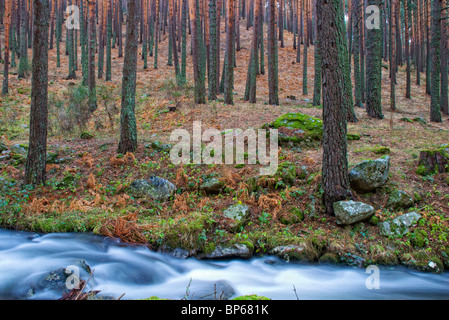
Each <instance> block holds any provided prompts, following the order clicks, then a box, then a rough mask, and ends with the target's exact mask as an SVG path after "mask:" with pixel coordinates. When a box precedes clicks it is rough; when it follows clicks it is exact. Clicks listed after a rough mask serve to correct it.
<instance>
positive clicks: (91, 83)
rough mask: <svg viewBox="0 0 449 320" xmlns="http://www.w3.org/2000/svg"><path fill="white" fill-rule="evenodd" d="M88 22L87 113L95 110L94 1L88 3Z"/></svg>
mask: <svg viewBox="0 0 449 320" xmlns="http://www.w3.org/2000/svg"><path fill="white" fill-rule="evenodd" d="M88 3H89V6H88V9H89V14H88V17H89V22H88V29H89V31H88V33H89V34H88V48H87V56H88V60H87V87H88V89H89V94H88V97H89V98H88V99H89V111H90V112H94V111H95V110H96V109H97V91H96V84H95V81H96V80H95V49H96V38H97V37H96V21H95V0H90V1H89V2H88Z"/></svg>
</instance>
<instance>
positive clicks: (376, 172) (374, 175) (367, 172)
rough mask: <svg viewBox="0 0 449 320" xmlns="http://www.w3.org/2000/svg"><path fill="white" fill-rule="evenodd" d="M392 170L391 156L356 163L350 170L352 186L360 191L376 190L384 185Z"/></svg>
mask: <svg viewBox="0 0 449 320" xmlns="http://www.w3.org/2000/svg"><path fill="white" fill-rule="evenodd" d="M389 171H390V156H384V157H382V158H379V159H376V160H366V161H362V162H360V163H358V164H356V165H355V166H354V167H353V168H352V169H351V171H349V181H350V183H351V187H352V188H353V189H354V190H355V191H357V192H360V193H366V192H371V191H374V190H375V189H376V188H378V187H381V186H383V185H384V184H385V183H386V182H387V179H388V173H389Z"/></svg>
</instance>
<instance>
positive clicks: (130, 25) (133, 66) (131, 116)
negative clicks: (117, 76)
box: [117, 1, 139, 154]
mask: <svg viewBox="0 0 449 320" xmlns="http://www.w3.org/2000/svg"><path fill="white" fill-rule="evenodd" d="M138 38H139V2H138V1H130V2H128V18H127V22H126V44H125V60H124V63H123V78H122V107H121V114H120V142H119V145H118V150H117V151H118V153H121V154H126V153H127V152H134V151H135V150H136V148H137V125H136V115H135V111H134V109H135V104H136V80H137V79H136V78H137V46H138V40H139V39H138Z"/></svg>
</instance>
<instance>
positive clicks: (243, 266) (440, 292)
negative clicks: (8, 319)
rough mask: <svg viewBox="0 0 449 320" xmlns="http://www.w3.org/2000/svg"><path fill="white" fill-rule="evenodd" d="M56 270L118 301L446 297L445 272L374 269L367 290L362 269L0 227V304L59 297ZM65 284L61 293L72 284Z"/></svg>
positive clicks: (448, 282)
mask: <svg viewBox="0 0 449 320" xmlns="http://www.w3.org/2000/svg"><path fill="white" fill-rule="evenodd" d="M83 262H84V263H83ZM86 265H87V266H88V267H87V266H86ZM89 267H90V269H91V270H92V271H93V272H92V276H91V277H90V278H89V269H88V268H89ZM62 268H67V269H69V270H71V272H72V273H71V275H70V276H69V278H67V279H70V280H73V279H76V278H74V275H79V277H80V278H81V279H83V280H88V281H87V286H86V289H85V290H84V291H85V292H87V291H89V290H100V293H99V295H103V296H112V297H115V298H117V297H120V296H121V295H122V294H124V296H123V297H122V298H121V299H122V300H127V299H129V300H130V299H142V298H148V297H151V296H157V297H161V298H169V299H176V300H179V299H191V300H199V299H219V298H222V299H223V298H233V297H236V296H240V295H247V294H257V295H262V296H266V297H269V298H271V299H273V300H296V299H300V300H312V299H320V300H332V299H338V300H342V299H344V300H357V299H369V300H384V299H388V300H393V299H394V300H397V299H401V300H402V299H407V300H411V299H420V300H422V299H433V300H437V299H438V300H443V299H444V300H445V299H449V273H447V272H445V273H443V274H432V273H423V272H418V271H414V270H411V269H407V268H405V267H400V266H397V267H380V268H379V269H378V270H377V275H378V278H376V279H377V281H378V282H377V284H378V286H375V287H374V288H373V285H372V284H374V283H375V282H373V281H374V280H373V281H371V280H370V279H369V278H370V277H372V276H373V275H375V273H372V272H367V270H366V269H365V268H355V267H350V266H341V265H338V266H336V265H324V264H300V263H287V262H284V261H282V260H280V259H278V258H276V257H272V256H266V257H255V258H252V259H248V260H242V259H235V260H198V259H196V258H188V259H178V258H175V257H172V256H170V255H168V254H162V253H157V252H153V251H151V250H149V249H148V248H147V247H144V246H132V245H128V244H124V243H121V242H120V241H118V240H115V239H110V238H104V237H100V236H97V235H93V234H90V233H63V234H60V233H55V234H43V235H40V234H37V233H32V232H19V231H10V230H3V229H0V299H2V300H22V299H33V300H56V299H58V298H60V297H61V283H57V282H51V281H50V280H51V279H50V278H52V277H53V280H54V279H56V278H58V273H57V272H54V273H53V274H51V272H53V271H55V270H62ZM49 274H50V277H49ZM60 274H61V273H59V275H60ZM67 279H65V282H63V285H64V286H65V287H66V288H67V284H69V285H70V284H72V285H73V283H75V281H72V282H70V281H68V280H67ZM367 283H370V284H371V289H369V288H368V287H370V286H369V285H368V286H367ZM62 289H65V288H62ZM66 292H68V289H66Z"/></svg>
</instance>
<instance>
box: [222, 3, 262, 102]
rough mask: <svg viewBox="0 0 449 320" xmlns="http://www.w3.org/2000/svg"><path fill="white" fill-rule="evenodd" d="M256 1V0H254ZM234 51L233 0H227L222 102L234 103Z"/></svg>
mask: <svg viewBox="0 0 449 320" xmlns="http://www.w3.org/2000/svg"><path fill="white" fill-rule="evenodd" d="M256 1H258V0H256ZM234 52H235V0H228V24H227V32H226V69H225V70H223V72H224V75H225V79H224V80H225V81H224V102H225V103H226V104H231V105H232V104H234V99H233V96H234Z"/></svg>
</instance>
